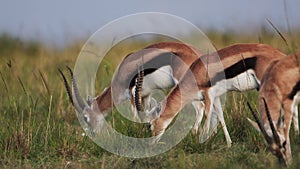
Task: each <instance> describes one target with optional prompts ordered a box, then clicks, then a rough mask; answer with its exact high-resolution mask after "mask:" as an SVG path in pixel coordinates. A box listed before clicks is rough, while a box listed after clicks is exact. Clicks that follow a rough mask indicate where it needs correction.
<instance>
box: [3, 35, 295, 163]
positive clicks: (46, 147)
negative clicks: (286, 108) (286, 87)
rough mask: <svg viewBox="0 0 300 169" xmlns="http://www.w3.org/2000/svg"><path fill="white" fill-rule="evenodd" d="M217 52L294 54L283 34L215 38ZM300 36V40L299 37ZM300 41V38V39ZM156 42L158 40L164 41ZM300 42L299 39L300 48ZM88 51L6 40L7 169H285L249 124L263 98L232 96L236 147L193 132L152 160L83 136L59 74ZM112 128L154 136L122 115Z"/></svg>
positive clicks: (106, 70) (106, 68)
mask: <svg viewBox="0 0 300 169" xmlns="http://www.w3.org/2000/svg"><path fill="white" fill-rule="evenodd" d="M207 34H208V37H209V38H210V39H211V40H212V42H213V43H214V44H215V46H216V47H217V48H222V47H225V46H227V45H230V44H233V43H238V42H245V43H246V42H247V43H250V42H264V43H267V44H271V45H273V46H274V47H277V48H280V49H281V50H282V51H284V52H288V51H289V49H288V46H286V45H284V44H285V43H284V42H283V41H282V39H281V38H280V37H279V36H278V35H277V34H275V33H270V32H266V31H262V32H261V33H259V35H257V36H253V35H247V34H235V33H232V32H229V33H217V32H213V31H211V32H208V33H207ZM297 35H299V33H298V34H297ZM295 37H300V36H295ZM160 40H161V39H155V40H153V41H160ZM299 42H300V39H295V38H294V43H295V44H299ZM147 43H151V42H136V43H135V44H133V45H131V46H129V45H128V44H127V46H126V44H124V45H123V46H119V47H118V48H116V49H114V51H112V52H111V55H115V54H120V53H121V54H120V55H119V57H120V58H122V57H124V56H125V55H124V56H123V55H122V54H123V53H129V52H131V51H134V50H137V49H140V48H141V47H143V45H144V44H147ZM82 44H83V43H81V42H80V41H79V42H78V43H76V44H72V45H70V46H67V47H65V48H64V49H53V48H49V47H46V46H45V45H43V44H42V43H39V42H24V41H22V40H20V39H18V38H14V37H11V36H9V35H7V34H3V35H1V36H0V63H1V67H0V97H1V101H0V124H1V128H0V138H1V139H0V168H12V167H16V168H20V167H22V168H57V167H59V168H90V167H93V168H279V166H278V163H277V159H276V158H275V157H274V156H273V155H271V154H270V153H269V152H268V151H267V150H266V146H265V145H264V142H263V139H262V137H261V135H259V134H258V133H257V132H256V131H255V130H254V129H253V128H252V127H251V126H250V124H249V123H248V122H247V120H246V117H251V114H250V112H249V110H248V108H247V107H246V106H245V103H246V100H249V101H250V102H251V104H253V105H254V104H256V99H255V98H256V97H257V92H256V91H252V92H248V93H247V94H246V95H241V94H239V93H229V94H227V100H226V105H225V107H224V111H225V114H224V115H225V120H226V123H227V126H228V130H229V132H230V135H231V138H232V140H233V145H232V147H231V148H229V149H228V148H226V142H225V138H224V135H223V132H222V130H221V128H218V133H217V134H216V135H215V136H213V137H212V138H210V139H209V140H208V141H207V142H206V143H203V144H198V143H197V139H196V138H195V136H193V135H192V134H191V133H189V134H188V136H187V137H186V138H185V139H184V140H182V141H181V142H180V143H179V144H178V145H176V146H175V147H174V148H173V149H171V150H170V151H168V152H166V153H164V154H161V155H158V156H154V157H151V158H145V159H130V158H124V157H119V156H116V155H113V154H111V153H109V152H107V151H105V150H103V149H102V148H101V147H99V146H97V145H96V144H95V143H94V142H92V141H91V140H90V139H89V138H88V137H83V136H82V135H81V134H82V133H83V130H82V128H81V126H80V125H79V122H78V120H77V117H76V115H75V112H74V109H73V108H72V106H71V104H70V103H69V100H68V98H67V94H66V92H65V89H64V86H63V83H62V80H61V78H60V76H59V74H58V71H57V68H64V66H65V65H69V66H70V67H73V66H74V64H75V61H76V56H77V55H78V53H79V51H80V49H81V47H82ZM116 65H117V64H116V62H114V60H108V59H107V60H105V61H104V63H103V65H102V66H101V69H100V70H99V74H101V75H102V76H101V77H105V78H102V79H101V83H100V82H99V81H97V83H96V84H99V85H96V86H97V93H101V91H102V89H103V88H104V87H105V86H107V85H108V84H109V82H110V77H111V76H112V74H113V72H114V68H115V66H116ZM107 119H108V121H109V122H110V123H111V124H112V125H113V127H115V128H116V129H117V130H118V131H120V132H122V133H124V134H128V135H131V134H132V135H135V134H138V135H142V136H148V135H149V133H150V132H149V131H147V129H146V127H145V126H142V127H141V125H138V124H132V123H130V121H128V120H125V119H124V118H122V117H121V116H120V115H119V114H118V113H117V112H115V113H113V115H110V116H109V117H108V118H107ZM290 137H291V143H292V145H291V147H292V152H293V159H294V163H293V165H292V166H291V168H297V166H299V165H300V160H299V159H300V146H299V145H300V138H299V136H295V135H294V133H293V129H291V135H290Z"/></svg>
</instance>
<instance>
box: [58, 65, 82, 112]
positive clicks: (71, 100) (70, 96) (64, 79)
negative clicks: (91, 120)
mask: <svg viewBox="0 0 300 169" xmlns="http://www.w3.org/2000/svg"><path fill="white" fill-rule="evenodd" d="M58 72H59V74H60V75H61V77H62V79H63V82H64V86H65V88H66V90H67V94H68V97H69V99H70V102H71V103H72V105H73V106H74V107H75V109H76V110H77V111H79V112H80V111H82V109H81V108H80V107H79V106H78V105H77V104H75V103H74V100H73V97H72V90H71V88H70V85H69V83H68V81H67V78H66V76H65V75H64V73H63V72H62V71H61V70H60V69H58Z"/></svg>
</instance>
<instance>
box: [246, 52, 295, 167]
mask: <svg viewBox="0 0 300 169" xmlns="http://www.w3.org/2000/svg"><path fill="white" fill-rule="evenodd" d="M299 59H300V51H299V52H298V53H296V54H291V55H289V56H287V57H285V58H283V59H281V60H279V61H276V62H274V63H273V64H272V65H271V66H270V67H269V68H268V70H267V71H266V73H265V74H264V76H263V79H262V85H261V88H260V91H259V111H260V115H261V118H262V121H260V120H259V119H258V117H255V116H256V115H255V113H254V112H253V110H252V109H251V107H250V110H251V112H252V113H253V115H254V117H255V120H256V122H254V121H252V120H250V119H248V120H249V121H250V122H251V124H252V125H253V126H254V127H255V129H256V130H258V131H259V132H261V133H262V134H263V136H264V138H265V140H266V143H267V146H268V149H269V150H270V151H271V153H272V154H274V155H275V156H276V157H277V158H278V159H279V161H280V162H281V163H283V164H290V163H291V161H292V153H291V146H290V138H289V131H290V126H291V121H292V118H293V112H295V108H297V106H298V103H299V99H300V66H299V61H300V60H299ZM297 118H298V117H297Z"/></svg>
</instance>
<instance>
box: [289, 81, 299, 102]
mask: <svg viewBox="0 0 300 169" xmlns="http://www.w3.org/2000/svg"><path fill="white" fill-rule="evenodd" d="M299 90H300V81H298V82H297V84H296V85H295V86H294V87H293V90H292V91H291V93H290V94H289V95H288V98H289V99H291V100H293V99H294V96H295V95H296V94H297V92H298V91H299Z"/></svg>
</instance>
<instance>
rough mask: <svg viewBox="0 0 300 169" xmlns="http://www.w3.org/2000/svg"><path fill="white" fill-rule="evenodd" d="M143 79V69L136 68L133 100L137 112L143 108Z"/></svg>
mask: <svg viewBox="0 0 300 169" xmlns="http://www.w3.org/2000/svg"><path fill="white" fill-rule="evenodd" d="M143 81H144V69H143V67H142V70H141V71H140V70H138V76H137V78H136V81H135V93H134V101H135V106H136V109H137V111H138V112H140V111H142V110H143V106H142V103H141V102H142V90H143V89H142V85H143Z"/></svg>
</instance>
